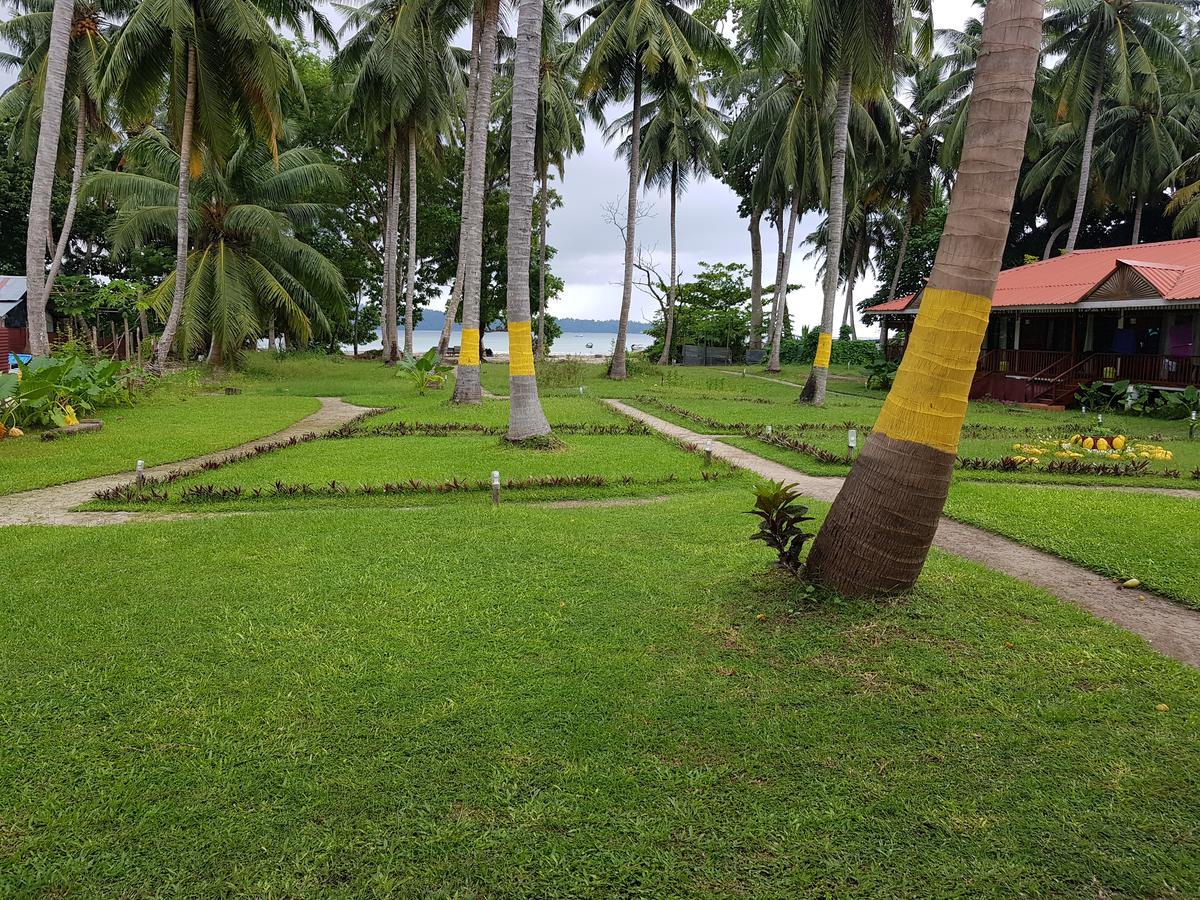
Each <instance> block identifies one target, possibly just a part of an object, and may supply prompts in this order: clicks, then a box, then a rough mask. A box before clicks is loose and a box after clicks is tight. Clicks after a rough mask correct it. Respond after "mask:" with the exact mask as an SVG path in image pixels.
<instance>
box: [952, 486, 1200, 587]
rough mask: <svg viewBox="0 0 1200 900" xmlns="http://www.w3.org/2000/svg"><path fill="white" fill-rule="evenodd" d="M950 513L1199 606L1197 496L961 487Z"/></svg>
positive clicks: (956, 490)
mask: <svg viewBox="0 0 1200 900" xmlns="http://www.w3.org/2000/svg"><path fill="white" fill-rule="evenodd" d="M946 512H947V514H948V515H951V516H953V517H954V518H956V519H961V520H962V521H964V522H970V523H971V524H972V525H978V526H979V527H981V528H986V529H988V530H989V531H995V532H998V533H1000V534H1003V535H1006V536H1008V537H1011V538H1013V539H1014V540H1017V541H1020V542H1021V543H1023V544H1028V545H1029V546H1031V547H1037V548H1039V549H1041V550H1046V551H1048V552H1050V553H1054V554H1056V555H1057V556H1061V557H1063V558H1064V559H1069V560H1071V561H1073V562H1077V563H1079V564H1080V565H1082V566H1085V567H1086V568H1089V569H1092V570H1093V571H1095V572H1100V573H1102V574H1105V575H1110V576H1112V577H1113V578H1120V579H1122V580H1124V579H1127V578H1138V579H1140V580H1141V582H1142V583H1143V584H1144V585H1145V586H1146V587H1147V588H1150V589H1152V590H1155V591H1159V592H1161V593H1163V594H1165V595H1166V596H1168V597H1173V598H1174V599H1176V600H1179V601H1181V602H1183V603H1186V604H1187V605H1189V606H1192V607H1196V608H1198V609H1200V500H1190V499H1182V498H1176V497H1168V496H1161V495H1155V494H1134V493H1129V492H1122V491H1080V490H1072V489H1070V488H1040V487H1039V488H1033V487H1023V488H1022V487H1014V486H1005V487H1001V486H999V485H990V484H989V485H983V484H956V485H955V486H954V488H953V489H952V490H951V492H950V500H949V503H948V504H947V507H946Z"/></svg>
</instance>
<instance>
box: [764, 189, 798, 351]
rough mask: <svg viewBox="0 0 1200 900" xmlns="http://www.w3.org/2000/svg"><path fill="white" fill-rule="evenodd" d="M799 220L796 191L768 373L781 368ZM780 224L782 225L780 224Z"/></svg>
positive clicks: (777, 289) (778, 285)
mask: <svg viewBox="0 0 1200 900" xmlns="http://www.w3.org/2000/svg"><path fill="white" fill-rule="evenodd" d="M799 218H800V192H799V191H797V192H796V193H795V195H794V196H793V197H792V207H791V211H790V212H789V213H788V228H787V243H786V244H785V245H784V250H783V256H782V257H781V258H780V261H779V262H780V265H779V279H778V280H777V281H776V282H775V305H774V307H773V309H772V311H771V312H772V317H773V318H774V319H775V324H774V329H773V331H772V333H771V358H770V360H769V361H768V362H767V371H768V372H778V371H779V370H780V369H781V368H782V366H781V364H780V360H779V351H780V348H781V347H782V345H783V331H784V323H785V321H786V320H787V314H788V313H787V295H788V278H789V277H790V276H791V274H792V248H793V247H794V246H795V245H796V220H797V219H799ZM780 224H781V225H782V222H781V223H780ZM781 233H782V230H781Z"/></svg>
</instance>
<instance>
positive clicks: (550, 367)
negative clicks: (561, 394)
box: [537, 357, 589, 388]
mask: <svg viewBox="0 0 1200 900" xmlns="http://www.w3.org/2000/svg"><path fill="white" fill-rule="evenodd" d="M588 368H589V366H588V364H587V363H585V362H584V361H583V360H581V359H575V358H574V357H565V358H563V359H547V360H543V361H542V362H540V363H538V367H537V374H538V384H539V385H541V386H542V387H555V388H568V387H578V386H579V385H581V384H583V381H584V379H585V378H586V377H587V373H588Z"/></svg>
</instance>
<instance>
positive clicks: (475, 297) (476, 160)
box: [451, 0, 500, 403]
mask: <svg viewBox="0 0 1200 900" xmlns="http://www.w3.org/2000/svg"><path fill="white" fill-rule="evenodd" d="M474 22H475V25H476V27H475V28H474V31H475V32H477V33H478V38H477V39H476V38H474V37H473V38H472V45H473V47H474V50H473V52H472V54H471V56H472V59H471V74H472V76H473V77H472V78H471V83H470V93H469V94H468V97H467V115H468V121H467V126H466V130H465V134H466V149H465V152H464V154H463V199H462V223H461V225H460V228H459V243H458V255H459V266H460V267H461V270H462V274H461V278H456V279H455V288H454V289H455V291H458V292H459V294H460V296H461V298H462V299H461V303H462V347H461V348H460V350H459V355H458V366H457V367H456V369H455V375H454V402H456V403H479V402H480V401H481V400H482V399H483V385H482V383H481V382H480V380H479V343H480V330H481V323H480V321H479V318H480V309H481V302H480V300H481V293H482V288H483V207H484V189H485V185H486V181H487V145H488V132H489V131H490V130H491V122H492V82H493V80H494V78H495V74H496V46H497V39H498V33H499V26H500V2H499V0H482V9H478V8H477V12H476V15H475V19H474ZM460 283H461V285H462V287H461V288H460V287H459V284H460ZM451 303H452V304H453V303H454V298H453V296H452V297H451ZM451 320H452V317H451Z"/></svg>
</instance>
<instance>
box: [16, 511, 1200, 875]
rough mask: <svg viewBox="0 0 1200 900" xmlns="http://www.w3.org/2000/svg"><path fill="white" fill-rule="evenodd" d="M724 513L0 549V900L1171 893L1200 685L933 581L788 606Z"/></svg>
mask: <svg viewBox="0 0 1200 900" xmlns="http://www.w3.org/2000/svg"><path fill="white" fill-rule="evenodd" d="M748 496H749V495H748V492H747V491H746V490H744V489H741V488H739V489H730V488H721V487H717V488H714V489H712V490H709V491H706V492H705V493H703V494H690V495H686V496H680V497H675V498H672V499H670V500H668V501H666V502H665V503H662V504H657V505H654V506H650V507H637V508H610V509H571V510H564V509H553V510H547V509H533V508H529V507H524V506H518V505H513V506H505V507H501V509H499V510H492V509H488V508H486V507H478V508H473V507H468V506H459V507H455V508H440V507H438V508H430V509H421V510H410V511H405V512H404V513H403V514H395V513H391V512H388V513H384V512H381V511H380V510H364V509H360V510H355V509H347V510H337V511H329V510H308V511H280V512H277V513H275V514H273V515H272V516H271V518H270V519H269V520H267V521H269V522H270V525H269V526H267V527H264V520H263V519H262V518H261V517H259V516H248V517H234V518H230V519H222V520H216V521H214V520H206V521H183V522H170V523H157V524H145V525H129V526H121V527H115V528H97V529H36V528H26V529H13V530H9V531H7V532H6V533H5V540H6V551H5V555H6V561H7V564H8V565H9V566H10V567H11V570H12V571H16V572H21V573H23V577H22V581H21V585H20V590H11V591H8V592H5V594H4V597H3V599H0V621H3V622H4V623H5V624H4V625H3V627H2V628H0V681H2V682H3V683H4V685H5V691H4V692H2V693H0V721H3V722H4V732H5V740H6V746H7V748H8V750H9V752H7V753H4V754H0V822H2V823H3V828H4V831H3V834H4V840H3V842H2V843H0V883H3V884H7V885H9V886H12V887H15V888H16V889H17V891H18V892H19V893H25V894H43V893H45V894H56V893H67V894H75V895H129V894H147V893H154V894H178V893H186V894H219V893H235V894H254V895H259V896H281V895H287V896H345V897H356V896H362V895H365V894H382V893H395V894H404V895H414V894H438V895H463V894H470V895H512V894H518V895H531V896H532V895H536V896H546V895H577V894H580V893H586V894H589V895H594V896H602V895H614V894H623V895H631V894H644V895H651V896H663V895H685V894H700V895H722V896H728V895H734V894H742V893H744V894H757V895H762V896H779V895H781V894H787V893H794V894H809V895H811V894H846V893H858V894H871V895H876V896H896V895H901V894H903V895H916V896H935V895H936V896H945V895H950V894H956V895H972V896H978V895H991V896H1011V895H1013V894H1014V893H1023V894H1054V895H1056V896H1081V897H1083V896H1088V897H1094V896H1096V895H1101V894H1107V895H1143V896H1144V895H1151V894H1157V895H1170V894H1178V895H1194V894H1196V893H1197V892H1198V891H1200V854H1198V853H1197V852H1196V850H1197V847H1196V840H1197V837H1196V834H1195V822H1196V821H1197V817H1198V816H1200V792H1198V791H1197V790H1196V785H1197V783H1198V781H1200V752H1198V751H1197V749H1196V729H1197V726H1198V725H1200V717H1198V716H1197V713H1196V709H1195V698H1196V696H1197V693H1198V692H1200V674H1197V673H1196V672H1193V671H1190V670H1187V669H1185V668H1184V667H1182V666H1180V665H1177V664H1175V663H1172V662H1170V661H1168V660H1166V659H1164V658H1162V657H1160V656H1158V655H1156V654H1154V653H1153V652H1151V651H1149V650H1148V649H1147V648H1146V647H1145V645H1144V644H1142V642H1141V641H1139V640H1138V639H1136V638H1134V637H1131V636H1129V635H1127V634H1123V633H1120V632H1118V631H1116V630H1115V629H1112V628H1110V627H1108V626H1106V625H1104V624H1102V623H1099V622H1097V621H1096V620H1093V619H1091V618H1089V617H1087V616H1086V615H1084V614H1082V613H1080V612H1079V611H1077V610H1075V609H1073V608H1070V607H1067V606H1064V605H1062V604H1059V603H1057V602H1055V601H1053V600H1051V599H1049V598H1047V597H1045V596H1044V595H1042V594H1040V593H1038V592H1037V591H1035V590H1032V589H1030V588H1027V587H1023V586H1021V585H1019V584H1017V583H1015V582H1012V581H1010V580H1008V579H1005V578H1003V577H1000V576H997V575H993V574H989V573H987V572H985V571H983V570H981V569H979V568H977V567H974V566H971V565H968V564H964V563H961V562H957V561H954V560H951V559H949V558H946V557H943V556H937V555H935V557H934V558H933V560H932V562H931V564H930V566H929V568H928V569H927V571H926V573H925V575H924V576H923V577H922V580H921V582H920V584H919V586H918V588H917V590H916V591H914V592H913V594H912V595H911V596H910V597H908V598H906V599H905V600H904V601H902V602H895V603H887V604H859V603H846V602H835V601H826V602H822V603H812V602H806V601H802V600H800V599H799V598H798V597H797V596H796V592H795V588H794V587H793V585H792V583H791V582H789V581H788V580H786V579H783V578H782V577H780V576H775V575H771V574H768V573H766V572H765V564H766V562H767V552H766V551H765V550H764V548H762V547H761V545H758V544H752V543H751V542H749V541H748V540H746V536H747V534H748V533H749V531H750V530H751V528H752V523H751V521H750V519H749V517H747V516H745V515H744V514H743V513H742V512H741V510H743V509H745V508H747V506H748V505H749V504H748ZM85 559H86V560H87V577H74V575H73V572H75V571H76V570H75V569H73V568H72V564H71V563H70V562H69V561H72V560H85ZM131 561H136V562H135V563H133V564H131ZM66 582H69V584H70V590H65V589H64V583H66ZM789 610H795V611H794V612H789ZM760 613H761V614H762V615H763V616H764V620H763V621H758V620H757V619H756V616H757V615H758V614H760ZM1159 703H1165V704H1167V705H1168V706H1169V708H1170V709H1169V711H1167V712H1156V711H1155V705H1156V704H1159Z"/></svg>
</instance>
